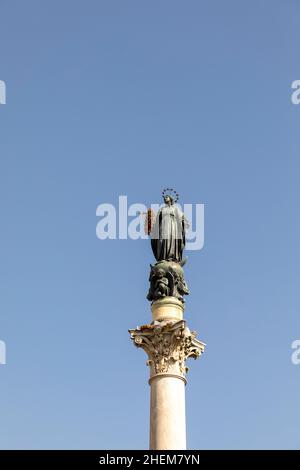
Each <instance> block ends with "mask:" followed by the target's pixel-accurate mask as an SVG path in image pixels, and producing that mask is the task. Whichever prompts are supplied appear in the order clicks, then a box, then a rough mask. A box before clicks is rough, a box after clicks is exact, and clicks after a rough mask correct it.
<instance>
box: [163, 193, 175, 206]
mask: <svg viewBox="0 0 300 470" xmlns="http://www.w3.org/2000/svg"><path fill="white" fill-rule="evenodd" d="M164 202H165V204H167V205H172V204H173V203H174V200H173V198H172V196H169V194H166V195H165V196H164Z"/></svg>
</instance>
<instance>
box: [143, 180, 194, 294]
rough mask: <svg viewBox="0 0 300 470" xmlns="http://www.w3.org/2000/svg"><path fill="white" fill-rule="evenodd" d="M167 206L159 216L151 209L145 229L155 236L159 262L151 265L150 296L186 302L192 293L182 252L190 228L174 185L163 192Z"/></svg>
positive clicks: (152, 242) (160, 210)
mask: <svg viewBox="0 0 300 470" xmlns="http://www.w3.org/2000/svg"><path fill="white" fill-rule="evenodd" d="M162 196H163V199H164V203H165V205H164V206H163V207H162V208H161V209H159V211H158V213H157V215H155V214H154V212H153V210H152V209H148V212H147V217H146V222H145V229H146V232H147V233H148V235H150V236H151V247H152V251H153V254H154V257H155V259H156V261H157V263H156V264H155V265H154V266H152V265H150V266H151V272H150V278H149V281H150V289H149V292H148V295H147V299H148V300H151V301H154V300H157V299H159V298H162V297H166V296H173V297H176V298H178V299H179V300H180V301H181V302H184V300H183V295H187V294H189V290H188V287H187V285H186V282H185V280H184V273H183V269H182V266H183V265H184V264H185V262H186V260H183V257H182V254H183V249H184V247H185V231H186V228H187V227H188V223H187V220H186V218H185V216H184V214H183V212H182V211H181V210H180V209H179V207H177V206H176V205H175V204H176V202H177V201H178V198H179V195H178V193H177V192H176V191H174V190H173V189H172V188H167V189H164V190H163V192H162Z"/></svg>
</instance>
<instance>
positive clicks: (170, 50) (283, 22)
mask: <svg viewBox="0 0 300 470" xmlns="http://www.w3.org/2000/svg"><path fill="white" fill-rule="evenodd" d="M299 15H300V4H299V2H298V1H296V0H288V1H285V2H283V1H280V0H266V1H259V0H254V1H251V2H250V1H240V0H228V1H226V2H225V1H223V0H218V1H211V0H210V1H198V0H194V1H191V0H189V1H185V2H183V1H178V0H165V1H163V2H161V1H156V0H154V1H151V2H146V1H141V0H128V1H114V0H102V1H96V0H85V1H83V0H76V1H74V0H72V1H71V0H51V1H43V2H40V1H38V0H27V1H26V2H23V1H16V0H1V1H0V16H1V28H0V79H1V80H5V82H6V85H7V104H6V105H5V106H0V157H1V163H0V165H1V166H0V193H1V198H0V201H1V202H0V204H1V245H0V255H1V264H0V276H1V279H0V282H1V295H0V339H2V340H5V342H6V344H7V365H5V366H0V416H1V419H0V446H1V448H9V449H15V448H24V449H32V448H69V449H76V448H82V449H85V448H86V449H89V448H100V449H105V448H111V449H113V448H119V449H120V448H121V449H122V448H123V449H132V448H147V446H148V423H149V386H148V383H147V379H148V369H147V367H146V365H145V362H146V355H145V353H144V352H143V351H142V350H137V349H135V348H134V346H133V344H131V342H130V339H129V334H128V332H127V330H128V328H134V327H136V326H137V325H139V324H144V323H146V322H147V321H149V319H150V310H149V303H148V302H147V300H146V299H145V296H146V293H147V289H148V269H149V263H151V262H153V257H152V253H151V250H150V246H149V243H148V242H147V241H131V240H129V241H126V240H121V241H100V240H98V239H97V238H96V235H95V228H96V223H97V218H96V215H95V211H96V207H97V205H98V204H100V203H101V202H110V203H117V201H118V196H119V195H120V194H126V195H127V196H128V200H129V203H132V202H144V203H145V204H149V203H151V202H160V192H161V189H162V188H164V187H165V186H173V187H175V188H176V189H177V190H178V191H179V193H180V195H181V201H182V202H193V203H196V202H200V203H204V204H205V246H204V248H203V250H201V251H198V252H190V253H188V254H189V261H188V264H187V266H186V277H187V280H188V283H189V287H190V289H191V291H192V294H191V295H190V297H189V298H188V299H187V303H186V318H187V319H188V322H189V326H190V327H191V328H192V329H195V330H197V331H198V333H199V338H200V339H202V340H203V341H205V342H206V343H207V349H206V353H205V355H203V356H202V358H201V359H200V360H199V361H197V362H194V361H191V363H190V373H189V382H188V385H187V388H186V395H187V425H188V446H189V448H195V449H205V448H207V449H214V448H225V449H230V448H298V449H299V448H300V432H299V422H300V406H299V385H300V366H295V365H292V363H291V359H290V357H291V352H292V350H291V343H292V341H293V340H295V339H299V338H300V298H299V281H300V268H299V266H300V253H299V239H300V223H299V192H300V191H299V170H300V164H299V154H300V144H299V130H300V106H295V105H292V103H291V99H290V96H291V83H292V81H294V80H297V79H300V67H299V43H300V30H299Z"/></svg>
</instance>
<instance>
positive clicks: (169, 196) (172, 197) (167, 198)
mask: <svg viewBox="0 0 300 470" xmlns="http://www.w3.org/2000/svg"><path fill="white" fill-rule="evenodd" d="M162 197H163V199H164V202H165V204H167V205H168V206H171V205H172V204H174V203H176V202H177V201H178V199H179V194H178V193H177V191H175V189H173V188H166V189H164V190H163V192H162Z"/></svg>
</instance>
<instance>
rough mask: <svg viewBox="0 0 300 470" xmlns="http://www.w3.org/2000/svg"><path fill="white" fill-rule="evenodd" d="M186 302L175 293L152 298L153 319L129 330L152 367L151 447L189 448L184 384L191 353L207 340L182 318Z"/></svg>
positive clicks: (200, 347) (195, 354)
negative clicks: (153, 299)
mask: <svg viewBox="0 0 300 470" xmlns="http://www.w3.org/2000/svg"><path fill="white" fill-rule="evenodd" d="M183 309H184V308H183V304H182V302H181V301H179V300H178V299H176V298H175V297H164V298H162V299H160V300H157V301H155V302H153V304H152V307H151V310H152V319H153V321H152V323H151V324H149V325H143V326H141V327H139V328H136V329H135V330H129V332H130V334H131V339H132V340H133V341H134V343H135V345H136V346H137V347H140V348H142V349H144V350H145V352H146V353H147V355H148V361H147V365H148V366H149V367H150V379H149V384H150V387H151V399H150V449H153V450H159V449H162V450H168V449H175V450H177V449H181V450H182V449H186V424H185V384H186V377H185V376H186V373H187V370H188V368H187V367H186V365H185V361H186V359H187V358H188V357H193V358H194V359H196V358H197V357H199V356H200V354H201V353H202V352H203V351H204V347H205V345H204V343H202V342H201V341H199V340H197V339H196V332H194V331H192V332H191V331H190V330H189V328H188V327H187V326H186V322H185V321H184V320H183Z"/></svg>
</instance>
